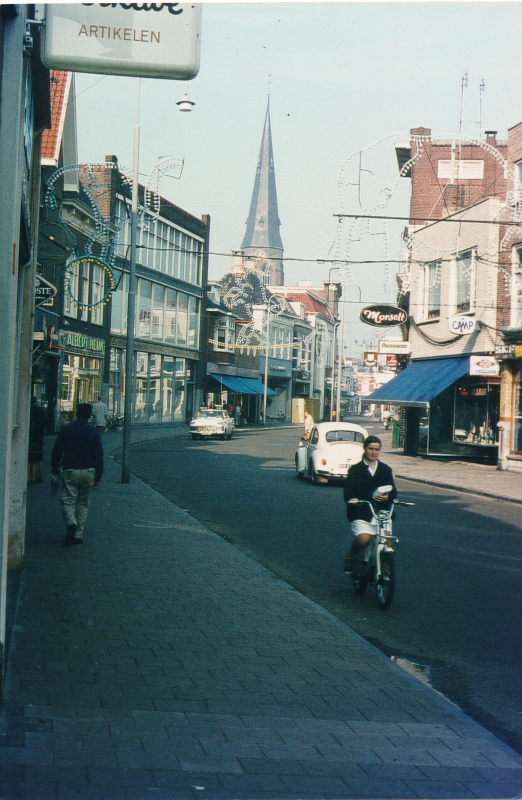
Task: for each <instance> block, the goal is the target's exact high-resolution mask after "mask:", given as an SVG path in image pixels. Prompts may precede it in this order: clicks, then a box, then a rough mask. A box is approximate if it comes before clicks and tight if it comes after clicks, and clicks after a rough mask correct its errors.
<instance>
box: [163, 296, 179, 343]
mask: <svg viewBox="0 0 522 800" xmlns="http://www.w3.org/2000/svg"><path fill="white" fill-rule="evenodd" d="M176 303H177V292H176V291H175V289H167V300H166V304H165V341H166V342H170V344H175V342H176Z"/></svg>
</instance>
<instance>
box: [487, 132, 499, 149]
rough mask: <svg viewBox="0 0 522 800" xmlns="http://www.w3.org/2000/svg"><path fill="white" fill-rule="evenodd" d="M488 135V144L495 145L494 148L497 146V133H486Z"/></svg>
mask: <svg viewBox="0 0 522 800" xmlns="http://www.w3.org/2000/svg"><path fill="white" fill-rule="evenodd" d="M484 133H485V134H486V142H487V144H491V145H493V147H496V146H497V131H484Z"/></svg>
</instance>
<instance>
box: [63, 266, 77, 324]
mask: <svg viewBox="0 0 522 800" xmlns="http://www.w3.org/2000/svg"><path fill="white" fill-rule="evenodd" d="M67 275H68V283H67V285H66V294H65V300H64V308H63V313H64V314H65V315H66V316H67V317H76V316H77V313H78V307H77V305H76V303H75V301H74V300H73V298H75V299H77V298H78V284H79V276H80V268H79V264H76V265H75V266H74V267H73V269H70V270H68V272H67ZM70 295H72V296H70Z"/></svg>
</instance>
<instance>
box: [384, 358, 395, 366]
mask: <svg viewBox="0 0 522 800" xmlns="http://www.w3.org/2000/svg"><path fill="white" fill-rule="evenodd" d="M386 366H387V367H396V366H397V356H386Z"/></svg>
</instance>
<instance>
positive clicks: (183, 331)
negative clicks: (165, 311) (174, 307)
mask: <svg viewBox="0 0 522 800" xmlns="http://www.w3.org/2000/svg"><path fill="white" fill-rule="evenodd" d="M187 315H188V297H187V295H186V294H185V293H184V292H178V314H177V323H178V324H177V331H178V337H177V342H176V344H182V345H183V344H187Z"/></svg>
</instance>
